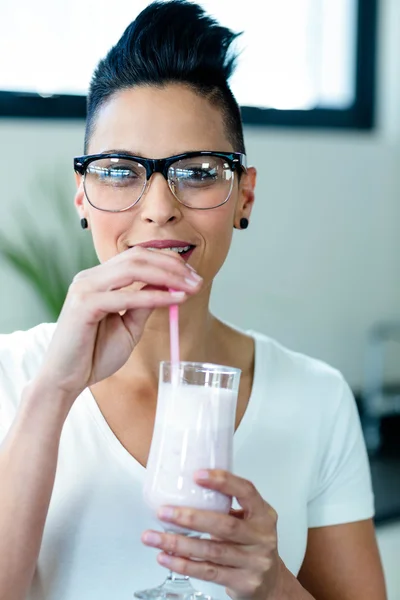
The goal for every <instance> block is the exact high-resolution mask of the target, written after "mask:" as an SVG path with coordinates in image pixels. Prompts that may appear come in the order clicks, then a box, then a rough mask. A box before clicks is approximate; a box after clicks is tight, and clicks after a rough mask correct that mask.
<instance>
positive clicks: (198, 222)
mask: <svg viewBox="0 0 400 600" xmlns="http://www.w3.org/2000/svg"><path fill="white" fill-rule="evenodd" d="M193 150H214V151H225V152H232V151H234V148H233V147H232V145H231V143H230V142H229V141H228V138H227V134H226V131H225V129H224V122H223V117H222V114H221V111H220V110H219V109H218V108H216V107H214V106H213V105H212V104H210V102H209V101H208V100H207V99H205V98H202V97H200V96H199V95H197V94H195V93H194V92H193V91H192V90H190V89H188V88H187V87H184V86H182V85H177V84H171V85H168V86H167V87H165V88H157V87H144V86H143V87H137V88H132V89H129V90H124V91H122V92H118V93H117V94H116V95H114V96H113V97H112V98H111V99H110V100H109V101H108V103H107V104H106V105H105V106H104V107H103V108H102V109H101V111H100V113H99V115H98V117H97V120H96V123H95V127H94V132H93V134H92V137H91V139H90V142H89V148H88V154H98V153H102V152H116V151H121V152H123V151H125V152H126V151H129V152H130V153H132V154H134V155H136V156H142V157H146V158H164V157H168V156H172V155H175V154H181V153H183V152H189V151H193ZM78 184H79V187H78V191H77V194H76V197H75V204H76V206H77V208H78V212H79V214H80V217H86V218H87V220H88V222H89V227H90V229H91V231H92V235H93V241H94V245H95V248H96V252H97V255H98V257H99V260H100V262H104V261H106V260H108V259H109V258H111V257H113V256H114V255H116V254H117V253H120V252H123V251H124V250H127V249H128V248H129V247H131V246H135V245H136V244H142V243H145V242H149V241H153V240H175V241H180V242H187V243H188V244H191V245H193V246H195V249H194V251H193V252H192V254H191V255H190V257H189V263H190V264H191V265H192V266H193V267H194V268H195V269H196V270H197V271H198V272H199V273H200V274H201V275H202V277H203V278H204V281H205V284H206V285H207V284H209V283H211V281H212V280H213V278H214V277H215V275H216V274H217V273H218V271H219V269H220V268H221V266H222V264H223V263H224V261H225V258H226V255H227V253H228V250H229V246H230V243H231V238H232V231H233V226H234V225H236V226H237V227H239V222H240V219H241V218H242V217H247V218H249V216H250V212H251V209H252V205H253V201H254V185H255V170H254V169H249V172H248V174H246V175H243V176H242V178H241V180H240V183H239V182H238V178H237V177H236V175H235V181H234V187H233V190H232V194H231V197H230V199H229V201H228V202H226V204H224V205H222V206H220V207H218V208H213V209H211V210H196V209H192V208H188V207H186V206H184V205H182V204H180V203H179V202H178V201H177V200H176V199H175V197H174V196H173V194H172V193H171V191H170V189H169V187H168V184H167V182H166V180H165V179H164V177H163V176H162V175H161V174H160V173H155V174H153V176H152V177H151V180H150V185H149V186H148V187H147V189H146V192H145V194H144V195H143V196H142V198H141V199H140V201H139V202H138V203H137V204H136V205H135V206H133V207H132V208H130V209H129V210H127V211H125V212H120V213H110V212H103V211H100V210H97V209H95V208H93V207H92V206H91V205H90V204H89V203H88V202H87V200H86V198H85V194H84V191H83V186H82V181H81V178H80V177H78Z"/></svg>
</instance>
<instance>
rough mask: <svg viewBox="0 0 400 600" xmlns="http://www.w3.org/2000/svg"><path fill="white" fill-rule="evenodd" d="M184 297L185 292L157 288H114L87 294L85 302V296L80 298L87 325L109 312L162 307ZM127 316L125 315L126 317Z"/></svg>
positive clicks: (178, 301)
mask: <svg viewBox="0 0 400 600" xmlns="http://www.w3.org/2000/svg"><path fill="white" fill-rule="evenodd" d="M186 299H187V295H186V294H185V292H177V291H174V292H167V291H166V292H163V291H159V290H140V291H138V292H132V291H128V290H127V291H124V290H116V291H112V292H96V293H94V294H93V293H92V294H87V297H86V302H85V298H82V306H83V307H84V308H85V311H87V312H88V313H89V319H88V325H91V324H93V323H98V322H99V321H101V320H102V319H103V318H104V317H105V316H106V315H108V314H111V313H120V312H122V311H130V310H135V309H143V308H145V309H153V308H163V307H167V306H171V305H173V304H182V302H184V301H185V300H186ZM124 317H126V315H124ZM124 317H123V318H124ZM128 318H129V317H126V319H128Z"/></svg>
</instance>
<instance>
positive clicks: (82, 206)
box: [74, 173, 89, 220]
mask: <svg viewBox="0 0 400 600" xmlns="http://www.w3.org/2000/svg"><path fill="white" fill-rule="evenodd" d="M75 181H76V186H77V190H76V194H75V198H74V204H75V208H76V210H77V212H78V215H79V218H80V219H83V218H86V219H88V210H87V207H86V202H85V190H84V189H83V177H82V175H80V174H79V173H75ZM88 220H89V219H88Z"/></svg>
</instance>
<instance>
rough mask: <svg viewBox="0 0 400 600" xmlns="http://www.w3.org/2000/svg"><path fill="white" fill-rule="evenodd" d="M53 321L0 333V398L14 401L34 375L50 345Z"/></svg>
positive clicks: (11, 402) (14, 402)
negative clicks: (26, 328)
mask: <svg viewBox="0 0 400 600" xmlns="http://www.w3.org/2000/svg"><path fill="white" fill-rule="evenodd" d="M55 328H56V324H54V323H42V324H40V325H37V326H36V327H33V328H32V329H29V330H27V331H15V332H13V333H8V334H0V402H1V403H2V406H3V408H4V405H5V404H6V403H8V405H9V406H10V405H11V404H12V405H14V408H15V405H16V404H17V403H18V402H19V398H20V396H21V393H22V390H23V389H24V387H25V386H26V384H27V383H28V382H29V381H30V380H31V379H32V378H33V377H35V375H36V373H37V372H38V370H39V368H40V366H41V364H42V361H43V358H44V356H45V354H46V352H47V349H48V347H49V344H50V341H51V338H52V336H53V333H54V331H55Z"/></svg>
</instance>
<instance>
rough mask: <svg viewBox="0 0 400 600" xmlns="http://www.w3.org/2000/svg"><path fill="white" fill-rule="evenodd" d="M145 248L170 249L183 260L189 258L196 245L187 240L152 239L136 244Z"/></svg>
mask: <svg viewBox="0 0 400 600" xmlns="http://www.w3.org/2000/svg"><path fill="white" fill-rule="evenodd" d="M136 245H137V246H142V248H147V249H148V250H159V251H161V252H162V251H170V252H176V254H179V256H181V257H182V258H183V259H184V260H185V261H187V260H189V258H190V256H191V255H192V253H193V251H194V249H195V248H196V246H195V245H194V244H190V243H189V242H182V241H178V240H152V241H150V242H143V243H142V244H136Z"/></svg>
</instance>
